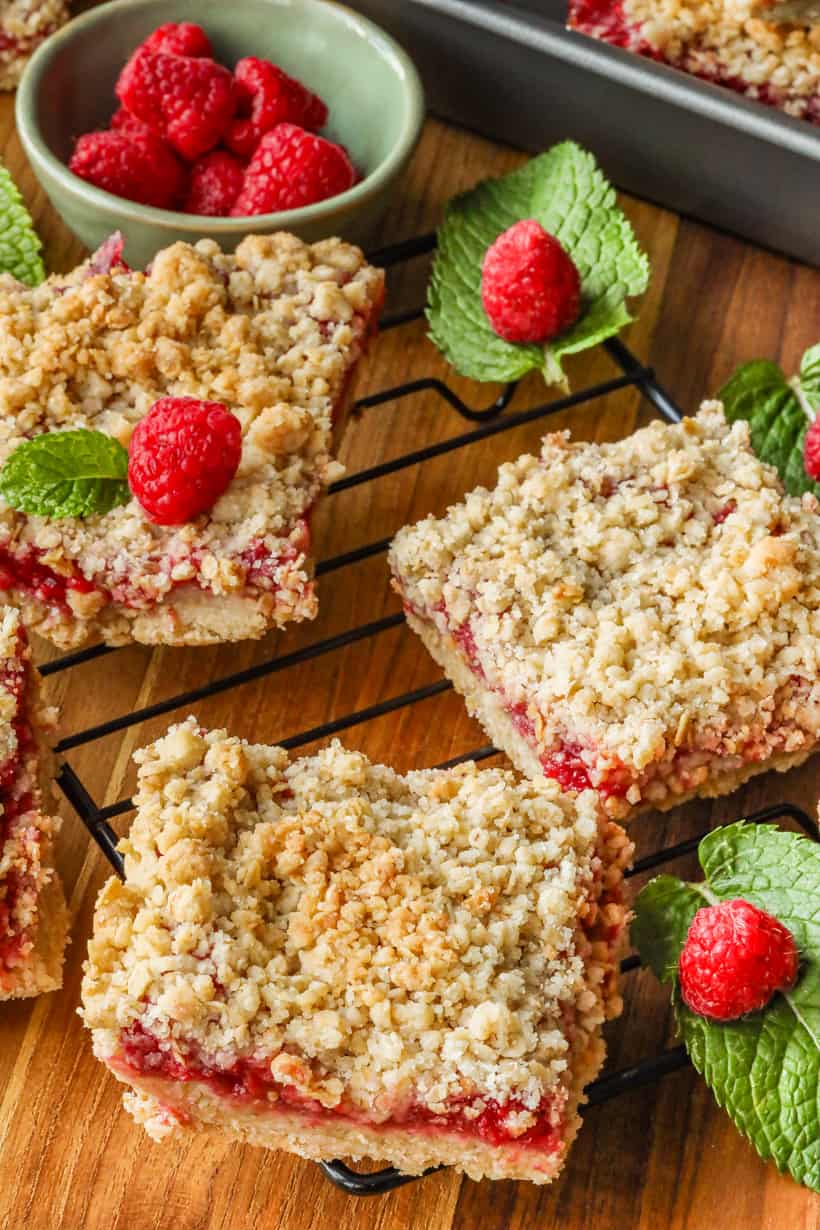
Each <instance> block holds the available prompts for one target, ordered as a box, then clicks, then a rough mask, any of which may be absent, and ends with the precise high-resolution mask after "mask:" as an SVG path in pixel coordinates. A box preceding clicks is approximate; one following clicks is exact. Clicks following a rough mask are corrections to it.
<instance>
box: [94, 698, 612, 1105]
mask: <svg viewBox="0 0 820 1230" xmlns="http://www.w3.org/2000/svg"><path fill="white" fill-rule="evenodd" d="M137 759H138V762H139V766H140V769H139V787H138V792H137V796H136V806H137V817H136V819H135V822H134V825H133V828H132V830H131V833H130V835H129V837H128V838H127V840H126V841H125V842H124V843H123V848H124V851H125V858H126V882H125V883H124V884H123V883H120V882H119V881H117V880H114V879H112V880H109V882H108V883H107V884H106V886H105V888H104V889H103V891H102V893H101V895H100V898H99V900H98V903H97V912H96V918H95V928H94V937H93V939H92V941H91V943H90V946H89V960H88V963H87V965H86V974H85V980H84V983H83V1003H84V1016H85V1020H86V1023H87V1024H88V1025H89V1026H90V1027H91V1028H92V1029H93V1030H94V1031H95V1049H96V1051H97V1053H98V1054H100V1055H102V1056H103V1057H105V1058H110V1057H111V1056H112V1055H115V1054H116V1051H117V1047H118V1044H119V1038H120V1033H121V1031H122V1030H124V1029H127V1028H128V1027H129V1026H131V1025H132V1024H133V1023H134V1022H136V1021H138V1022H139V1023H140V1025H141V1027H142V1028H143V1029H145V1030H146V1031H148V1032H149V1033H151V1034H152V1035H154V1036H155V1037H157V1038H160V1039H162V1040H163V1041H166V1042H167V1041H171V1042H172V1043H174V1044H176V1045H178V1046H179V1047H180V1048H181V1050H182V1051H183V1052H184V1053H185V1052H187V1051H188V1050H189V1049H190V1048H191V1047H194V1048H196V1051H197V1052H198V1053H199V1054H201V1055H205V1056H207V1057H210V1059H211V1061H215V1062H216V1063H221V1064H223V1065H228V1064H230V1062H231V1061H232V1059H233V1057H235V1055H236V1054H237V1052H238V1053H240V1054H241V1055H243V1056H252V1057H257V1058H262V1059H264V1060H266V1061H269V1062H270V1063H271V1068H272V1071H273V1074H274V1076H275V1077H276V1079H278V1080H284V1081H287V1082H291V1083H293V1084H295V1085H296V1086H297V1087H298V1088H299V1090H300V1091H301V1092H303V1093H304V1094H305V1095H306V1096H309V1097H313V1098H317V1099H319V1100H320V1101H321V1102H322V1103H323V1104H324V1105H326V1106H331V1107H332V1106H334V1105H336V1104H338V1103H339V1101H340V1099H341V1098H342V1096H343V1094H344V1096H345V1098H346V1099H349V1100H352V1101H353V1102H354V1103H357V1104H359V1105H360V1106H363V1107H366V1108H367V1109H368V1112H369V1113H370V1114H376V1115H378V1114H379V1113H380V1109H381V1108H382V1105H383V1109H384V1115H385V1116H387V1115H388V1114H389V1113H390V1107H391V1106H392V1107H394V1106H395V1104H396V1102H397V1101H399V1102H401V1100H402V1099H410V1098H411V1097H415V1098H417V1099H418V1098H420V1099H422V1100H423V1101H424V1103H425V1104H426V1105H427V1106H429V1107H431V1108H436V1107H443V1104H444V1103H445V1102H447V1100H448V1099H449V1098H452V1097H453V1096H456V1095H458V1094H462V1093H464V1092H465V1091H474V1090H478V1091H480V1092H481V1093H484V1094H487V1095H489V1096H491V1097H496V1098H499V1099H507V1098H509V1097H510V1096H515V1097H518V1098H521V1099H522V1100H523V1102H524V1104H525V1105H526V1106H528V1107H532V1108H534V1107H536V1106H537V1105H538V1103H539V1102H540V1100H541V1098H542V1096H543V1095H544V1092H545V1090H550V1089H551V1088H553V1087H554V1086H558V1087H560V1086H561V1082H562V1081H563V1080H566V1079H567V1075H566V1073H567V1068H568V1064H569V1059H570V1057H571V1050H572V1041H571V1034H572V1031H573V1030H576V1031H581V1030H587V1031H594V1030H595V1029H596V1028H597V1026H598V1025H599V1024H600V1022H601V1020H602V1018H603V1015H604V1008H603V1004H602V983H603V981H604V980H605V978H606V977H608V976H609V974H608V969H611V953H610V952H608V950H606V946H605V945H598V946H597V947H596V946H595V945H593V946H592V947H590V945H589V943H588V942H587V941H586V940H585V937H584V934H583V932H582V931H581V930H579V927H580V923H581V920H582V919H584V918H586V919H587V921H589V918H590V914H591V913H592V914H594V912H595V910H596V909H597V906H596V900H597V897H598V895H599V893H600V892H601V885H602V883H603V884H604V885H605V886H606V888H607V889H608V890H610V891H611V892H615V890H616V889H617V885H618V883H619V882H620V877H621V872H622V868H623V866H624V865H625V863H626V862H627V861H628V857H629V846H628V843H627V841H626V838H625V837H624V835H623V833H622V831H621V830H620V829H618V828H617V826H612V825H609V826H607V827H606V828H603V829H602V830H601V832H603V833H604V834H605V839H604V841H603V842H601V841H600V835H599V817H598V813H597V804H596V797H595V795H594V794H593V793H592V792H587V793H585V794H583V795H581V796H579V798H578V799H577V800H575V801H572V802H571V801H569V800H567V799H565V798H564V797H562V796H561V795H560V792H559V791H558V790H557V789H553V788H552V787H550V786H547V787H540V788H539V787H536V786H534V785H532V784H530V783H527V782H519V781H517V780H516V779H515V777H514V776H513V774H512V773H510V772H506V771H502V770H499V769H487V770H483V771H481V770H479V769H478V768H476V766H475V765H473V764H469V765H464V766H462V767H461V768H459V769H456V770H453V771H450V772H443V771H425V772H415V773H409V774H408V775H407V776H406V777H400V776H399V775H398V774H397V773H395V772H393V771H392V770H391V769H389V768H386V767H383V766H378V765H373V764H370V763H369V761H368V760H367V759H366V758H365V757H364V756H363V755H360V754H358V753H355V752H348V751H346V750H345V749H344V748H342V746H341V745H340V744H339V743H338V742H334V743H333V744H331V745H330V746H329V747H327V748H326V749H324V750H323V751H321V752H320V753H319V754H317V755H315V756H310V757H306V758H304V759H300V760H294V761H290V760H289V759H288V755H287V753H286V752H285V751H284V750H282V749H280V748H271V747H264V746H251V745H248V744H246V743H243V742H241V741H240V740H238V739H236V738H230V737H228V736H227V735H226V734H225V733H224V732H220V731H217V732H211V733H207V732H203V731H201V730H200V729H199V728H198V727H197V725H196V723H195V721H194V719H192V718H191V719H189V720H188V721H187V722H186V723H184V724H182V725H180V726H177V727H175V728H172V730H171V731H170V732H169V733H168V734H167V735H166V736H165V737H164V738H162V739H160V740H159V741H158V742H157V743H156V744H154V745H153V746H152V747H149V748H147V749H146V750H144V751H142V752H141V753H139V755H138V757H137ZM596 847H597V850H596ZM604 862H605V863H606V864H607V866H606V867H604V866H603V863H604ZM601 908H602V909H603V910H611V911H614V912H615V913H617V915H618V917H617V919H616V918H615V917H614V915H613V918H612V919H611V920H609V919H607V920H604V921H605V923H606V922H612V923H614V924H615V929H616V930H617V927H618V925H619V924H622V922H623V916H624V910H623V907H622V906H619V905H615V904H613V905H611V906H610V905H604V906H602V907H601ZM593 921H594V920H593ZM599 948H600V949H601V951H600V953H599V952H598V949H599ZM596 957H600V958H601V960H600V962H597V961H596ZM607 961H609V966H607ZM568 1021H571V1022H573V1025H572V1027H571V1028H568V1026H567V1022H568ZM568 1035H569V1036H568ZM377 1098H382V1099H383V1103H382V1102H380V1101H378V1100H377ZM388 1103H389V1105H388Z"/></svg>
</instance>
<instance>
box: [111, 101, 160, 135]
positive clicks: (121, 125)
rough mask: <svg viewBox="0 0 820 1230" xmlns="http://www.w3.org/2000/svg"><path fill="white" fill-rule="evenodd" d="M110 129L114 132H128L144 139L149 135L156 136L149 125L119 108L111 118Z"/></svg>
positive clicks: (123, 108)
mask: <svg viewBox="0 0 820 1230" xmlns="http://www.w3.org/2000/svg"><path fill="white" fill-rule="evenodd" d="M110 128H111V130H112V132H126V133H130V134H131V135H132V136H135V137H144V136H145V134H146V133H149V134H150V135H151V136H152V137H153V136H155V135H156V134H155V133H154V131H153V129H152V128H149V127H148V125H147V124H143V122H142V120H138V119H137V117H136V116H135V115H132V114H131V112H130V111H126V109H125V107H118V108H117V110H116V111H115V112H114V114H113V115H112V116H111V124H110Z"/></svg>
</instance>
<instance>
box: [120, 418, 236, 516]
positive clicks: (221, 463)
mask: <svg viewBox="0 0 820 1230" xmlns="http://www.w3.org/2000/svg"><path fill="white" fill-rule="evenodd" d="M241 456H242V428H241V425H240V423H239V419H238V418H237V417H236V415H235V414H231V412H230V411H229V410H226V408H225V407H224V406H223V405H220V403H219V402H215V401H198V400H197V399H196V398H195V397H163V398H161V399H160V400H159V401H158V402H156V404H155V405H154V406H153V407H152V408H151V410H149V412H148V414H146V416H145V418H144V419H142V420H141V421H140V422H139V423H138V424H137V426H136V427H135V428H134V432H133V435H132V436H131V444H130V447H129V450H128V482H129V484H130V486H131V490H132V492H133V493H134V495H135V497H136V498H137V499H138V500H139V502H140V504H141V505H142V507H143V508H144V509H145V511H146V512H147V513H148V516H149V517H150V518H151V520H152V521H154V522H155V523H156V524H157V525H182V524H184V523H185V522H186V521H193V520H194V518H195V517H197V516H199V514H200V513H203V512H207V511H208V509H210V508H213V506H214V504H215V503H216V501H217V500H218V499H219V497H220V496H221V495H222V493H223V491H225V489H226V488H227V486H228V484H229V483H230V481H231V479H232V478H233V476H234V475H235V474H236V471H237V469H238V467H239V461H240V458H241Z"/></svg>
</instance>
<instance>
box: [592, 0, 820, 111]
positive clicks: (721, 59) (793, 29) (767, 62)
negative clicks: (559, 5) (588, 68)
mask: <svg viewBox="0 0 820 1230" xmlns="http://www.w3.org/2000/svg"><path fill="white" fill-rule="evenodd" d="M784 13H787V14H788V15H789V17H791V18H792V19H793V20H791V21H782V20H780V15H781V14H784ZM818 13H820V9H818V5H817V3H816V0H813V2H812V3H806V4H800V3H793V4H782V5H780V4H774V3H768V2H767V0H570V5H569V22H568V24H569V28H570V29H571V30H578V31H580V32H581V33H582V34H589V35H591V36H592V37H593V38H599V39H602V40H603V41H604V42H607V43H612V44H614V45H615V46H616V47H625V48H626V49H627V50H629V51H634V52H636V53H637V54H638V55H642V56H646V57H648V58H649V59H652V60H658V61H661V62H662V63H665V64H670V65H672V66H673V67H674V68H680V69H683V70H684V72H687V73H691V74H692V75H693V76H695V77H701V78H702V79H703V80H704V81H712V82H715V83H716V84H718V85H723V86H726V87H728V88H729V89H731V90H734V91H735V92H736V93H739V94H743V95H745V96H746V97H747V98H754V99H756V100H757V101H758V102H762V103H766V104H768V105H769V106H773V107H779V108H780V109H781V110H782V111H785V112H786V114H787V115H793V116H796V117H797V118H799V119H806V120H810V121H811V122H812V123H815V124H820V21H818Z"/></svg>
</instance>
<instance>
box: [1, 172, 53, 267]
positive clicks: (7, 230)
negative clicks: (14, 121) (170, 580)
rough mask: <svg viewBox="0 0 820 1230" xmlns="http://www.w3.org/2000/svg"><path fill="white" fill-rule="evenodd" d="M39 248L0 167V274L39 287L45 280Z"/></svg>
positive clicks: (31, 225) (23, 209)
mask: <svg viewBox="0 0 820 1230" xmlns="http://www.w3.org/2000/svg"><path fill="white" fill-rule="evenodd" d="M41 248H42V244H41V243H40V240H39V238H38V237H37V232H36V231H35V229H34V223H33V222H32V220H31V215H30V214H29V212H28V210H27V209H26V207H25V204H24V202H23V198H22V197H21V195H20V193H19V191H18V189H17V185H16V184H15V182H14V180H13V179H12V178H11V176H10V175H9V173H8V171H7V170H6V168H5V167H4V166H3V165H2V163H0V273H10V274H11V275H12V277H15V278H17V280H18V282H25V283H26V284H27V285H28V286H39V284H40V283H41V282H42V281H43V278H44V277H45V276H46V272H45V269H44V268H43V261H42V258H41V256H40V250H41Z"/></svg>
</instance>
